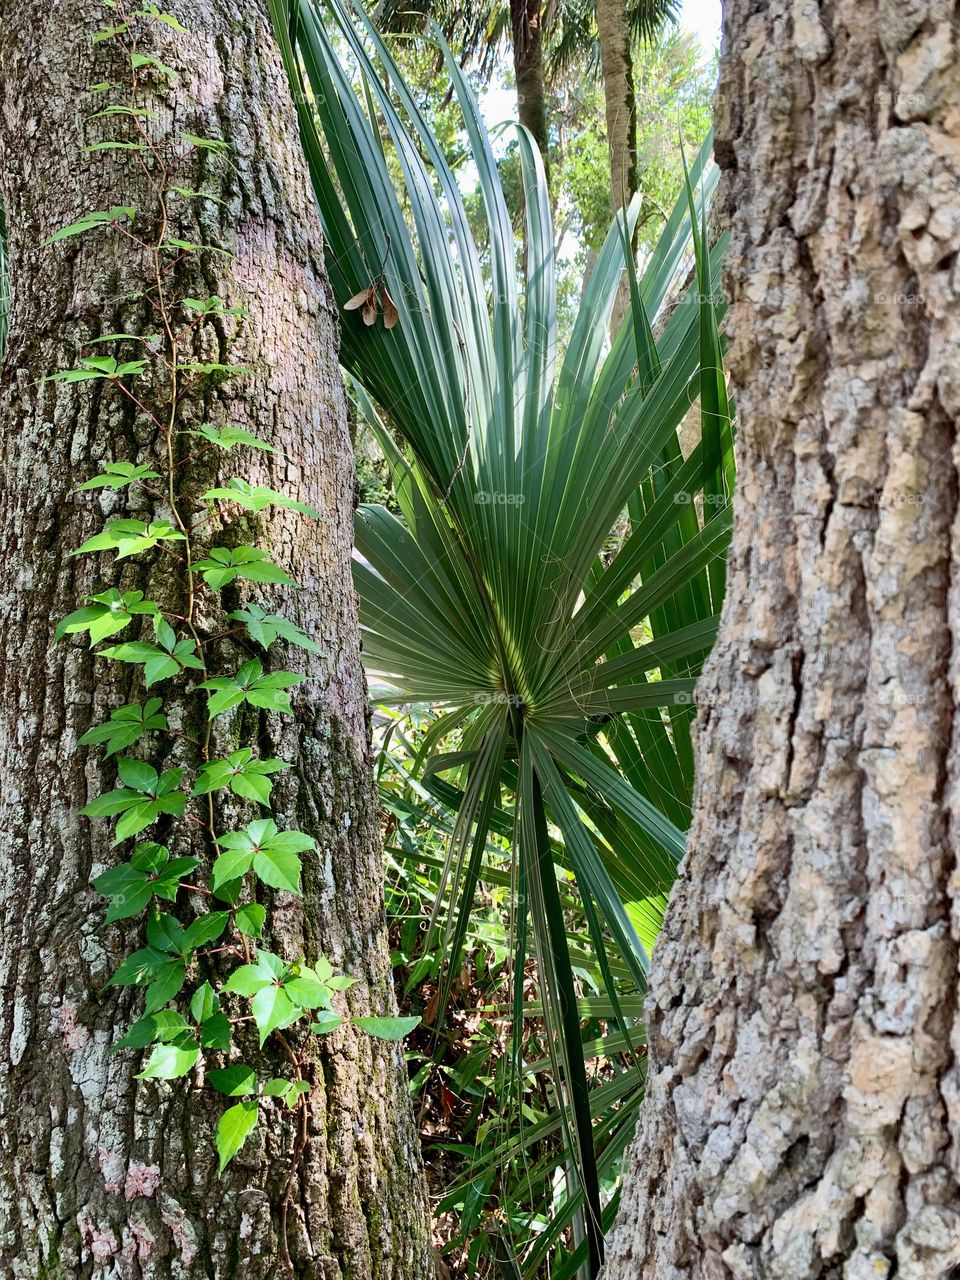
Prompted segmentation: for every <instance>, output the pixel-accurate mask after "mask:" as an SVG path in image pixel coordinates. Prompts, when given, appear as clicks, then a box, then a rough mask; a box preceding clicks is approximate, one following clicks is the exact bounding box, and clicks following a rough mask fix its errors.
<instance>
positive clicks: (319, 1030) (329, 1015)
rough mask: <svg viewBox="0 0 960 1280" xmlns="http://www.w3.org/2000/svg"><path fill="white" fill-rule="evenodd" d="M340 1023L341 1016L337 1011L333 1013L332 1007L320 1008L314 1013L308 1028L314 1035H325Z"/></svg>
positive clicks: (341, 1022) (334, 1029)
mask: <svg viewBox="0 0 960 1280" xmlns="http://www.w3.org/2000/svg"><path fill="white" fill-rule="evenodd" d="M342 1025H343V1018H341V1016H340V1014H339V1013H334V1012H333V1010H332V1009H321V1010H320V1011H319V1013H317V1014H316V1015H315V1018H314V1021H313V1022H311V1023H310V1030H311V1031H312V1032H313V1033H314V1035H317V1036H325V1035H329V1033H330V1032H331V1031H336V1029H337V1027H340V1026H342Z"/></svg>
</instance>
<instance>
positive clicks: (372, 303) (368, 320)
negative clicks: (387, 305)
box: [360, 289, 377, 327]
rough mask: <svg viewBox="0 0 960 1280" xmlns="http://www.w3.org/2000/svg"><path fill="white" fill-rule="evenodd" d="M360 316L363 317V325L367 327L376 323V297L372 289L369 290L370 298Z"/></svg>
mask: <svg viewBox="0 0 960 1280" xmlns="http://www.w3.org/2000/svg"><path fill="white" fill-rule="evenodd" d="M360 314H361V315H362V316H363V323H364V324H365V325H367V326H368V327H369V326H370V325H372V324H376V323H377V295H376V293H375V292H374V290H373V289H371V290H370V296H369V297H368V298H367V301H366V303H365V304H364V308H363V310H362V311H361V312H360Z"/></svg>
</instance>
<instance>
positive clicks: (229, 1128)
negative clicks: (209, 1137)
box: [217, 1101, 260, 1173]
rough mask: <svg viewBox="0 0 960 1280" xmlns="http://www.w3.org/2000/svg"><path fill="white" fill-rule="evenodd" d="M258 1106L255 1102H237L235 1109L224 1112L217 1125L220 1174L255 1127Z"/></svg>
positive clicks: (258, 1111) (258, 1112)
mask: <svg viewBox="0 0 960 1280" xmlns="http://www.w3.org/2000/svg"><path fill="white" fill-rule="evenodd" d="M259 1114H260V1104H259V1103H257V1102H249V1101H244V1102H238V1103H237V1105H236V1106H235V1107H231V1108H230V1109H229V1110H228V1111H225V1112H224V1113H223V1115H222V1116H221V1117H220V1123H219V1124H218V1125H217V1154H218V1155H219V1156H220V1173H223V1171H224V1169H225V1168H226V1167H227V1165H228V1164H229V1163H230V1161H231V1160H232V1159H233V1157H234V1156H235V1155H236V1154H237V1152H238V1151H239V1150H240V1148H241V1147H242V1146H243V1144H244V1142H245V1141H246V1140H247V1138H248V1137H249V1136H250V1134H251V1133H252V1132H253V1130H254V1129H255V1128H256V1126H257V1117H258V1115H259Z"/></svg>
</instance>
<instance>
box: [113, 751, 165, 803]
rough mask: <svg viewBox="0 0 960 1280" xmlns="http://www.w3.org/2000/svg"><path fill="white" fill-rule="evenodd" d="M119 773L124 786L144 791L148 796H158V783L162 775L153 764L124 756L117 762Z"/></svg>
mask: <svg viewBox="0 0 960 1280" xmlns="http://www.w3.org/2000/svg"><path fill="white" fill-rule="evenodd" d="M117 771H118V772H119V774H120V781H121V782H122V783H123V784H124V786H127V787H133V788H134V790H136V791H142V792H143V793H144V794H146V795H151V796H155V795H156V794H157V782H158V780H159V777H160V775H159V774H158V773H157V771H156V769H154V767H153V765H152V764H147V763H146V762H145V761H143V760H131V759H129V758H128V757H126V756H122V757H121V758H120V759H119V760H118V761H117Z"/></svg>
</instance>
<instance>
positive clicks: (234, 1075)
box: [207, 1062, 257, 1098]
mask: <svg viewBox="0 0 960 1280" xmlns="http://www.w3.org/2000/svg"><path fill="white" fill-rule="evenodd" d="M207 1079H208V1080H209V1082H210V1083H211V1084H212V1085H213V1087H214V1089H216V1090H217V1092H218V1093H225V1094H226V1095H227V1097H228V1098H246V1097H249V1096H250V1094H253V1093H256V1092H257V1073H256V1072H255V1071H254V1069H253V1067H248V1066H247V1065H246V1064H245V1063H242V1062H235V1063H234V1064H233V1066H231V1067H214V1068H212V1069H211V1070H210V1071H208V1072H207Z"/></svg>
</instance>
